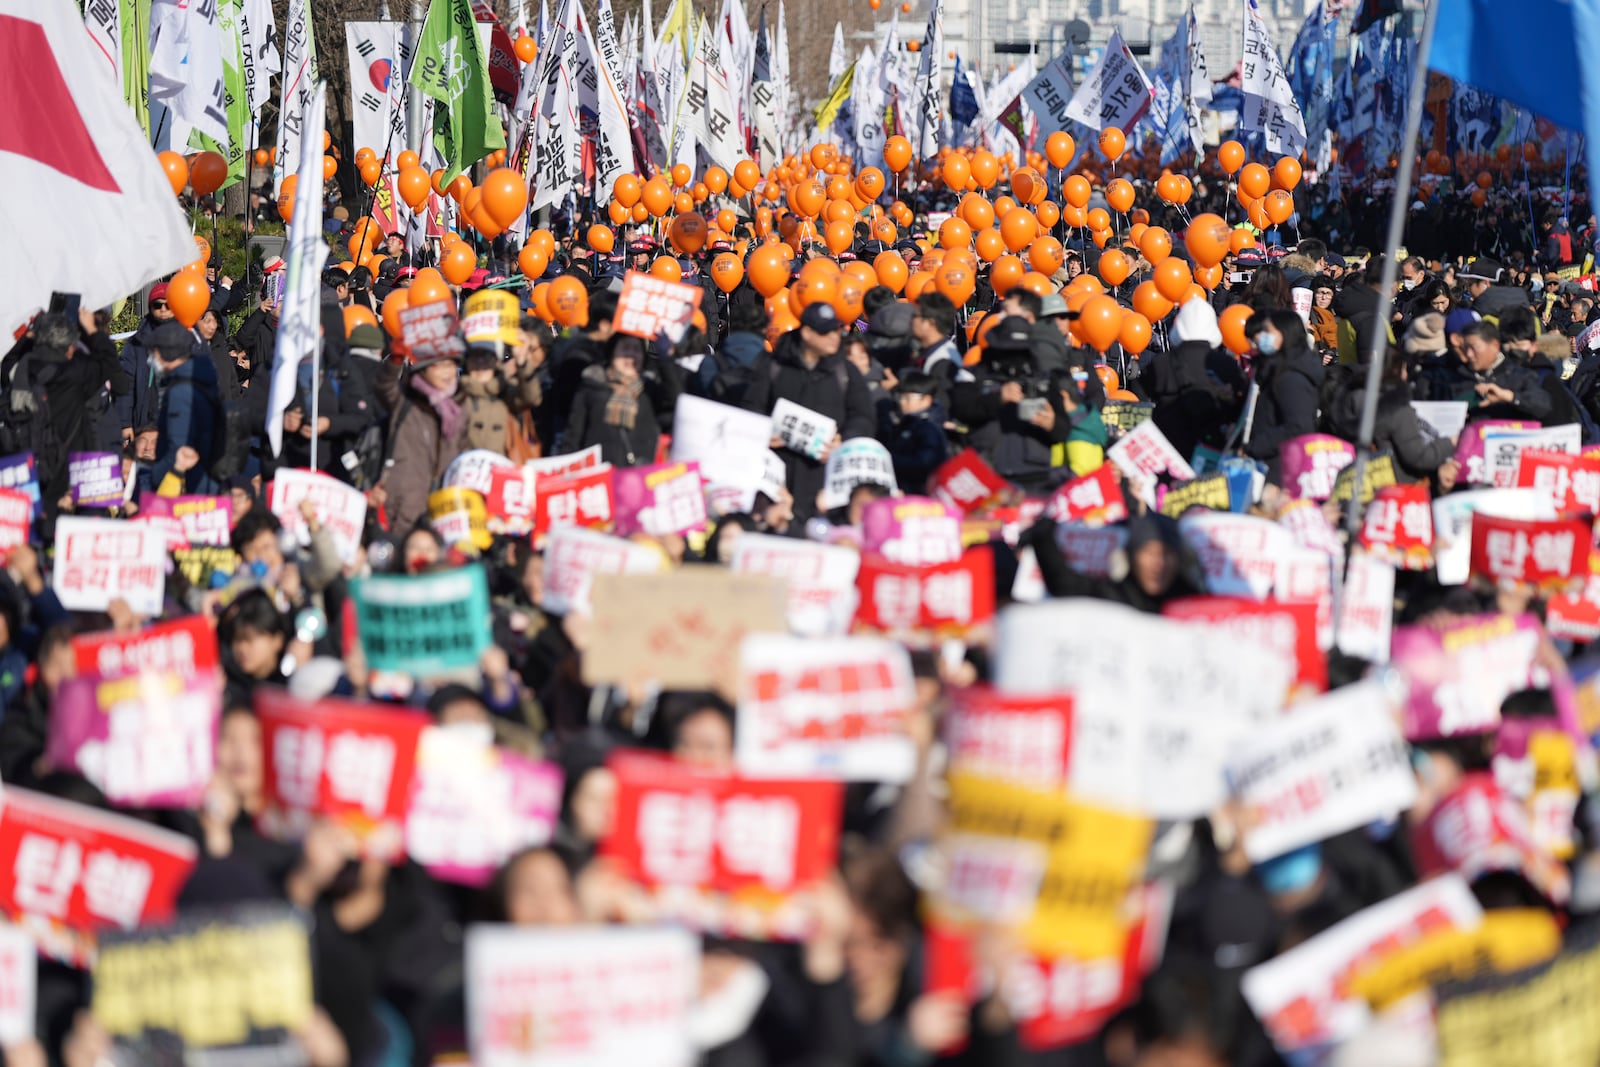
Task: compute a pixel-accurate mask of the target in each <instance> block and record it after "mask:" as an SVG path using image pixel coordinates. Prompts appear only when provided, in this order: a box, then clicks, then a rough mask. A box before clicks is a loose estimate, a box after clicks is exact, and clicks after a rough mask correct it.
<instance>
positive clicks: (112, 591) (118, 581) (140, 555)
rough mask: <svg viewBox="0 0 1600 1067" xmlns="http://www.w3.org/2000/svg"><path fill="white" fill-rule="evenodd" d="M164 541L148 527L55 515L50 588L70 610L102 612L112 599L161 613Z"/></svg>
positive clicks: (164, 580) (141, 610)
mask: <svg viewBox="0 0 1600 1067" xmlns="http://www.w3.org/2000/svg"><path fill="white" fill-rule="evenodd" d="M166 584H167V541H166V537H165V536H163V535H162V533H161V532H160V531H159V530H157V529H156V528H155V527H153V526H148V525H144V524H140V523H132V522H119V521H118V520H116V519H86V518H83V517H81V516H77V515H62V516H60V517H59V518H57V519H56V544H55V567H54V570H53V572H52V575H51V582H50V585H51V588H53V589H54V590H55V593H56V596H57V598H59V599H60V601H61V606H62V607H64V608H66V609H68V610H69V611H104V610H105V609H106V608H107V607H109V606H110V604H111V602H112V601H113V600H119V599H120V600H124V601H126V602H127V604H128V607H130V608H132V609H133V610H134V611H135V612H136V613H138V614H140V615H144V616H146V617H149V616H154V615H160V614H161V601H162V596H163V593H164V591H165V589H166Z"/></svg>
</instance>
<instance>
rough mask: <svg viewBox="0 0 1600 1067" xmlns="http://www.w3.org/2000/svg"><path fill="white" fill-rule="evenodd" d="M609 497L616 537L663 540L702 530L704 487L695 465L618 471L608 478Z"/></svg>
mask: <svg viewBox="0 0 1600 1067" xmlns="http://www.w3.org/2000/svg"><path fill="white" fill-rule="evenodd" d="M611 496H612V511H613V512H615V514H616V526H615V531H616V534H617V536H619V537H628V536H630V535H632V534H636V533H646V534H649V535H651V536H652V537H663V536H667V535H669V534H685V533H689V532H691V531H693V530H704V529H705V528H706V493H705V484H704V483H703V482H702V481H701V479H700V465H699V464H698V463H661V464H657V465H656V466H653V467H622V468H619V469H617V470H615V471H613V472H612V474H611Z"/></svg>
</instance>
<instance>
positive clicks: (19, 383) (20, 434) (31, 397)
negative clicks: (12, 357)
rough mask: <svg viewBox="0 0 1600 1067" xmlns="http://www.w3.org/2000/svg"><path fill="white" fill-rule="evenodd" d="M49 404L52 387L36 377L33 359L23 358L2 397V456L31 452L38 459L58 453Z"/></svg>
mask: <svg viewBox="0 0 1600 1067" xmlns="http://www.w3.org/2000/svg"><path fill="white" fill-rule="evenodd" d="M49 403H50V393H49V390H48V389H47V388H46V387H45V383H44V382H41V381H39V380H37V378H36V377H35V375H34V373H33V360H32V359H30V358H28V357H24V358H22V359H21V360H19V361H18V362H17V368H16V370H15V371H14V372H13V373H12V375H11V383H10V388H9V389H7V390H6V395H5V399H4V400H0V456H10V455H14V454H16V453H18V452H32V453H33V454H34V457H35V459H36V460H44V459H46V458H47V457H51V456H55V455H57V454H58V452H59V451H60V450H59V449H58V448H56V435H55V431H54V429H53V428H52V427H51V425H50V407H49Z"/></svg>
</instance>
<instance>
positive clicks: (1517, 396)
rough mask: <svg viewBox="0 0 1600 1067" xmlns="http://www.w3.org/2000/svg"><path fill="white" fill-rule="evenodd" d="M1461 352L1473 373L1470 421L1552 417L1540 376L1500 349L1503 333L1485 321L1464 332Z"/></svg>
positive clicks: (1548, 397)
mask: <svg viewBox="0 0 1600 1067" xmlns="http://www.w3.org/2000/svg"><path fill="white" fill-rule="evenodd" d="M1461 350H1462V355H1463V356H1464V357H1465V359H1466V364H1467V369H1468V370H1470V371H1471V372H1472V377H1473V387H1472V392H1471V393H1470V394H1468V395H1467V396H1464V397H1460V398H1458V399H1463V400H1466V401H1467V404H1468V408H1467V419H1468V421H1469V422H1470V421H1477V420H1480V419H1533V420H1534V421H1536V422H1544V421H1545V420H1546V419H1548V418H1549V417H1550V413H1551V410H1552V407H1553V405H1552V403H1551V400H1550V394H1549V393H1548V392H1546V391H1545V388H1544V385H1543V384H1542V383H1541V382H1540V381H1539V377H1538V375H1536V374H1535V373H1534V372H1533V371H1531V370H1529V369H1528V368H1527V367H1524V366H1523V365H1522V364H1520V363H1518V362H1516V361H1515V360H1513V359H1510V358H1508V357H1507V356H1506V354H1505V353H1504V352H1502V351H1501V350H1500V331H1499V329H1497V328H1496V327H1495V324H1494V323H1492V322H1488V321H1486V320H1482V321H1479V322H1475V323H1473V324H1472V325H1470V326H1468V327H1467V328H1466V329H1465V330H1463V331H1462V332H1461Z"/></svg>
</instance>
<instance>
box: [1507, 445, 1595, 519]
mask: <svg viewBox="0 0 1600 1067" xmlns="http://www.w3.org/2000/svg"><path fill="white" fill-rule="evenodd" d="M1516 484H1517V486H1518V487H1519V488H1529V487H1532V488H1535V489H1542V490H1544V491H1545V492H1547V493H1549V494H1550V499H1551V501H1552V502H1553V503H1554V504H1555V508H1556V510H1557V511H1559V512H1562V513H1563V514H1566V515H1589V516H1594V515H1600V456H1585V455H1577V456H1575V455H1572V454H1570V453H1567V452H1548V451H1545V450H1543V449H1537V448H1528V449H1524V450H1523V452H1522V453H1521V455H1519V456H1518V457H1517V481H1516Z"/></svg>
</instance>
